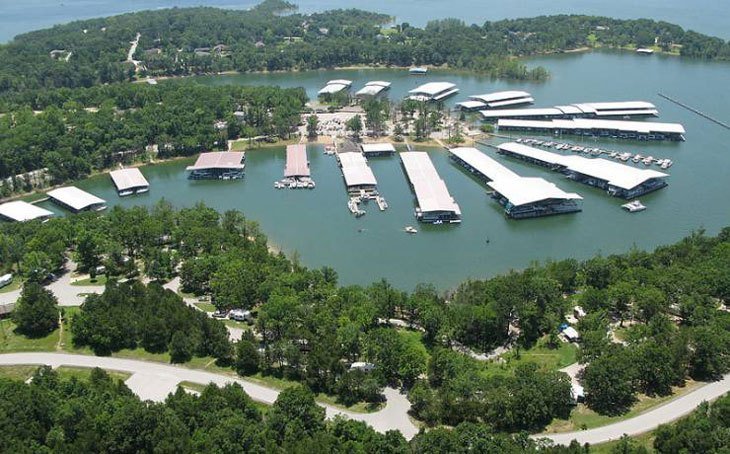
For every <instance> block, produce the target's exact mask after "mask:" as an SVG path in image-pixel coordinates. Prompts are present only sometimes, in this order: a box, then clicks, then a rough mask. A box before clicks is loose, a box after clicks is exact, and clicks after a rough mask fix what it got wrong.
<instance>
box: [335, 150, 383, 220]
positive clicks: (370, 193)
mask: <svg viewBox="0 0 730 454" xmlns="http://www.w3.org/2000/svg"><path fill="white" fill-rule="evenodd" d="M337 161H338V162H339V164H340V169H341V170H342V178H343V179H344V181H345V186H346V187H347V193H348V195H349V196H350V200H349V201H348V203H347V207H348V208H349V209H350V212H352V213H353V214H354V215H356V216H362V215H364V214H365V211H363V210H361V209H360V208H359V205H360V204H361V203H366V202H367V201H368V200H370V199H375V200H376V202H377V203H378V208H380V210H381V211H384V210H385V208H387V207H388V204H387V203H386V202H385V199H383V198H382V197H381V196H380V194H378V189H377V186H378V181H377V180H376V179H375V175H374V174H373V171H372V170H371V169H370V166H368V161H367V159H365V156H363V154H362V153H358V152H346V153H339V154H338V155H337Z"/></svg>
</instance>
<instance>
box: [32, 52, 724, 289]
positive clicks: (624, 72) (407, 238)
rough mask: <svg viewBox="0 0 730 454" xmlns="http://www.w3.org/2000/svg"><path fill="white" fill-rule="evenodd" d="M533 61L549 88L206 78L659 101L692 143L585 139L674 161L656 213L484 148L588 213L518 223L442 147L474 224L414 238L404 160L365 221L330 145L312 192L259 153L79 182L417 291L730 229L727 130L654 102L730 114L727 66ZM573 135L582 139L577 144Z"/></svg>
mask: <svg viewBox="0 0 730 454" xmlns="http://www.w3.org/2000/svg"><path fill="white" fill-rule="evenodd" d="M530 63H531V64H541V65H544V66H546V67H547V68H548V69H549V70H550V71H551V73H552V78H551V80H550V81H549V82H547V83H545V84H512V83H507V82H503V81H493V80H490V79H485V78H480V77H477V76H472V75H456V74H450V75H448V76H447V77H442V76H444V75H442V74H441V75H438V76H436V75H431V76H427V77H426V78H419V77H409V76H408V75H407V74H406V72H405V71H396V70H393V71H388V70H386V71H373V70H359V71H337V72H333V71H317V72H311V73H294V74H273V75H258V76H255V75H246V76H220V77H216V78H200V79H197V80H198V81H199V82H201V83H244V82H245V83H254V82H258V83H278V84H281V85H290V86H297V85H303V86H305V88H306V89H307V91H308V93H310V95H311V94H312V93H313V92H316V90H317V89H318V88H320V87H321V82H322V81H326V80H328V79H333V78H340V77H345V76H346V77H349V78H352V79H353V80H355V81H356V84H355V86H356V87H357V86H358V84H361V83H364V82H366V81H367V80H370V79H386V80H391V81H392V82H394V85H393V89H392V92H391V97H393V98H394V99H395V98H397V97H399V96H401V95H403V94H404V92H405V90H407V89H408V88H409V87H410V86H411V85H414V84H419V83H423V82H424V81H427V80H429V78H432V77H433V78H443V79H444V80H449V81H452V82H454V83H456V84H457V85H458V86H459V87H461V88H462V92H461V93H460V95H459V96H456V97H455V98H452V99H451V100H450V102H455V101H457V100H459V99H461V98H464V97H466V96H467V95H468V94H472V93H478V92H486V91H493V90H499V89H504V88H516V87H520V88H523V89H525V90H527V91H530V92H531V93H533V94H534V95H535V98H536V100H537V104H536V105H538V106H551V105H557V104H565V103H568V102H580V101H610V100H629V99H643V100H646V101H650V102H652V103H654V104H656V105H657V107H658V108H659V110H660V113H661V116H660V118H659V121H671V122H674V121H676V122H680V123H682V124H684V126H685V127H686V129H687V141H686V142H683V143H669V142H661V143H646V142H642V143H639V142H627V141H617V140H587V141H585V142H584V143H586V144H591V145H592V146H597V147H601V148H610V149H614V150H617V151H626V152H634V153H637V152H640V153H641V154H643V155H645V156H646V155H649V154H650V155H653V156H654V157H658V158H669V159H672V160H673V161H674V162H675V165H674V166H673V167H672V168H671V169H670V170H669V171H668V173H670V174H671V177H670V178H669V180H668V181H669V187H668V188H666V189H663V190H661V191H658V192H656V193H653V194H650V195H647V196H645V197H642V198H641V200H642V202H644V204H645V205H647V206H648V209H647V210H646V211H645V212H643V213H639V214H635V215H632V214H628V213H626V212H624V211H623V210H622V209H621V208H620V205H621V204H622V203H624V202H623V201H621V200H620V199H616V198H612V197H609V196H607V195H606V194H604V193H603V192H602V191H599V190H596V189H592V188H589V187H587V186H585V185H582V184H579V183H575V182H572V181H569V180H566V179H564V178H563V177H561V176H560V175H558V174H555V173H553V172H550V171H549V170H547V169H543V168H539V167H536V166H531V165H529V164H526V163H523V162H520V161H517V160H512V159H509V158H506V157H503V156H498V155H496V154H495V153H494V151H492V150H488V151H487V153H489V155H490V156H493V157H496V159H497V160H499V161H500V162H502V163H504V164H505V165H506V166H507V167H509V168H510V169H512V170H514V171H515V172H517V173H518V174H520V175H523V176H540V177H542V178H545V179H547V180H549V181H552V182H554V183H556V184H557V185H558V186H559V187H560V188H561V189H563V190H565V191H568V192H577V193H579V194H580V195H582V196H583V197H584V198H585V200H584V203H583V212H582V213H577V214H574V215H565V216H557V217H551V218H543V219H532V220H524V221H510V220H507V219H505V217H504V215H503V211H502V209H501V208H500V207H499V205H498V204H496V203H495V202H494V201H493V200H491V199H489V198H488V197H487V196H486V194H485V187H484V186H482V185H481V184H479V183H477V182H476V181H475V180H473V179H471V178H470V177H469V176H467V175H466V174H465V173H464V172H463V171H462V170H461V169H460V168H459V167H458V166H456V165H454V164H452V163H451V162H450V161H449V160H448V158H447V155H446V152H445V151H443V150H431V151H430V153H431V157H432V159H433V161H434V165H435V166H436V168H437V170H438V171H439V173H440V174H441V177H442V178H443V179H444V180H445V181H446V184H447V186H448V188H449V191H450V192H451V194H452V195H453V196H454V197H455V198H456V200H457V202H458V203H459V205H460V206H461V209H462V211H463V213H464V215H463V219H464V222H463V223H462V224H461V225H458V226H451V225H441V226H423V225H421V226H418V228H419V233H418V234H417V235H408V234H406V233H404V232H403V228H404V227H405V226H406V225H416V224H415V220H414V217H413V195H412V193H411V190H410V188H409V187H408V184H407V182H406V179H405V176H404V174H403V171H402V169H401V166H400V163H399V161H398V158H397V157H390V158H377V159H371V160H370V165H371V167H372V170H373V172H374V173H375V176H376V177H377V179H378V183H379V184H378V187H379V190H380V192H381V193H382V194H383V196H385V198H386V199H387V200H388V203H389V205H390V208H389V209H388V210H387V211H385V212H379V211H378V209H377V206H376V205H375V204H374V202H371V203H370V204H369V205H367V206H365V209H366V210H367V211H368V214H367V215H366V216H364V217H362V218H360V219H355V218H354V217H353V216H352V215H351V214H350V213H349V211H348V209H347V206H346V202H347V195H346V191H345V188H344V186H343V182H342V176H341V173H340V170H339V169H338V167H337V164H336V162H335V159H334V157H332V156H325V155H323V154H322V148H321V147H319V146H311V147H310V149H309V159H310V161H311V168H312V177H313V178H314V179H315V180H316V181H317V188H316V189H315V190H313V191H289V190H275V189H274V188H273V182H274V181H275V180H278V179H280V178H281V177H282V176H283V169H284V162H285V153H284V149H283V148H277V149H272V150H257V151H252V152H249V153H248V154H247V168H246V177H245V179H244V180H241V181H232V182H224V181H189V180H187V179H186V175H185V172H184V167H185V165H187V164H188V162H187V161H176V162H172V163H166V164H161V165H156V166H150V167H147V168H144V169H143V172H144V174H145V176H146V177H147V179H148V180H149V182H150V184H151V190H150V193H149V194H146V195H142V196H135V197H130V198H124V199H120V198H119V197H118V196H117V195H116V192H115V190H114V188H113V185H112V183H111V180H110V179H109V177H108V176H107V175H102V176H98V177H95V178H92V179H90V180H87V181H83V182H80V183H79V186H80V187H82V188H84V189H87V190H89V191H91V192H92V193H94V194H96V195H98V196H100V197H103V198H105V199H107V200H108V201H109V202H110V204H116V203H119V204H121V205H124V206H132V205H135V204H148V205H150V204H153V203H154V202H155V201H156V200H158V199H159V198H161V197H165V198H166V199H168V200H170V201H171V202H173V203H174V204H175V205H177V206H191V205H192V204H194V203H196V202H198V201H204V202H205V203H207V204H209V205H211V206H213V207H215V208H217V209H220V210H226V209H231V208H236V209H240V210H242V211H244V212H245V214H246V215H247V216H248V217H249V218H251V219H255V220H257V221H259V222H260V224H261V226H262V228H263V230H264V232H265V233H266V234H267V235H268V236H269V238H270V239H271V241H272V242H273V243H275V244H277V245H278V246H280V247H281V248H282V249H283V250H284V251H285V252H286V253H289V254H291V253H293V252H294V251H296V252H297V254H298V255H299V257H300V259H301V261H302V263H304V264H306V265H308V266H314V267H319V266H323V265H328V266H332V267H333V268H335V269H336V270H337V271H338V273H339V275H340V280H341V281H342V282H343V283H360V284H366V283H369V282H372V281H373V280H376V279H379V278H380V277H383V276H385V277H387V278H388V279H389V280H390V281H391V282H392V283H393V284H394V285H397V286H398V287H401V288H404V289H411V288H413V286H414V285H416V284H417V283H419V282H430V283H433V284H435V285H436V286H438V287H439V288H441V289H447V288H450V287H452V286H454V285H457V284H458V283H459V282H460V281H462V280H464V279H466V278H469V277H473V278H483V277H487V276H491V275H494V274H496V273H500V272H505V271H508V270H509V269H511V268H523V267H525V266H528V265H529V264H530V263H531V262H532V261H535V260H545V259H548V258H555V259H560V258H565V257H575V258H579V259H582V258H587V257H590V256H591V255H593V254H595V253H597V252H600V253H603V254H610V253H618V252H625V251H627V250H629V249H630V248H632V247H633V246H637V247H639V248H642V249H651V248H653V247H655V246H657V245H660V244H668V243H672V242H675V241H677V240H678V239H680V238H681V237H683V236H685V235H687V234H688V233H689V232H691V231H692V230H695V229H698V228H702V227H704V228H706V229H707V230H708V232H709V233H717V231H718V230H719V229H720V228H721V227H723V226H726V225H728V224H730V217H728V213H730V200H728V198H727V197H726V194H727V193H728V182H727V178H726V175H725V174H726V171H725V169H727V168H728V166H729V165H730V155H728V153H727V145H726V143H727V139H728V131H727V130H725V129H723V128H722V127H720V126H718V125H716V124H714V123H711V122H709V121H707V120H705V119H703V118H701V117H699V116H697V115H695V114H694V113H692V112H689V111H687V110H684V109H682V108H681V107H679V106H677V105H675V104H672V103H671V102H669V101H666V100H664V99H662V98H660V97H659V96H658V95H657V93H658V92H659V91H661V92H664V93H667V94H671V95H672V96H674V97H676V98H678V99H681V100H683V101H685V102H688V103H690V104H692V105H693V106H695V107H698V108H701V110H703V111H705V112H707V113H710V114H712V115H713V116H716V117H718V118H724V119H727V118H730V106H727V105H725V103H724V102H723V97H722V96H718V88H717V87H724V86H727V85H728V83H730V71H728V69H730V65H728V64H724V63H707V62H700V61H688V60H682V59H678V58H675V57H662V56H658V55H656V56H653V57H650V58H642V57H639V56H635V55H633V54H631V53H590V54H573V55H562V56H550V57H543V58H539V59H535V60H532V61H531V62H530ZM700 82H701V83H700ZM570 140H571V141H574V142H579V143H580V142H581V139H580V138H578V137H571V138H570ZM583 140H585V139H583ZM483 149H484V150H487V148H486V147H484V148H483ZM44 206H46V205H44ZM360 229H363V231H360ZM487 239H489V243H487Z"/></svg>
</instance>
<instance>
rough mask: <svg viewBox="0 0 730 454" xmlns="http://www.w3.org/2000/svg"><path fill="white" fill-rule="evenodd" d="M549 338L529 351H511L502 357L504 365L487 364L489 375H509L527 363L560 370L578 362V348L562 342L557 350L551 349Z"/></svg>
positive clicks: (542, 340) (539, 342) (541, 340)
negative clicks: (548, 343)
mask: <svg viewBox="0 0 730 454" xmlns="http://www.w3.org/2000/svg"><path fill="white" fill-rule="evenodd" d="M546 342H547V337H545V338H542V339H540V340H539V341H538V342H537V345H535V346H534V347H532V348H531V349H529V350H520V351H519V352H518V351H514V350H513V351H510V352H507V353H505V354H504V355H502V359H503V360H504V362H503V363H497V362H491V363H487V364H486V371H485V373H486V374H487V375H490V376H491V375H508V374H511V373H513V372H514V370H515V369H516V368H517V367H518V366H520V365H521V364H525V363H530V362H531V363H537V364H538V365H539V367H540V368H542V369H546V370H559V369H562V368H563V367H566V366H569V365H571V364H573V363H574V362H575V361H576V355H577V353H578V348H577V347H576V346H575V345H574V344H571V343H567V342H560V343H559V345H558V347H557V348H550V347H548V346H547V344H546Z"/></svg>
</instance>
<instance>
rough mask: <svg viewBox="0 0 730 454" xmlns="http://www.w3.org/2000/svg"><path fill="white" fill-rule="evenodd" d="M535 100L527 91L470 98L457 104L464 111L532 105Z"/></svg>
mask: <svg viewBox="0 0 730 454" xmlns="http://www.w3.org/2000/svg"><path fill="white" fill-rule="evenodd" d="M534 102H535V99H534V98H533V97H532V95H531V94H530V93H528V92H526V91H517V90H510V91H499V92H495V93H487V94H484V95H474V96H469V100H468V101H462V102H459V103H456V107H458V108H460V109H462V110H480V109H497V108H500V107H513V106H520V105H525V104H532V103H534Z"/></svg>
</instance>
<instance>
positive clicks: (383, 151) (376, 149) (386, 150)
mask: <svg viewBox="0 0 730 454" xmlns="http://www.w3.org/2000/svg"><path fill="white" fill-rule="evenodd" d="M360 150H362V154H364V155H365V156H366V157H368V158H369V157H372V156H390V155H392V154H395V147H394V146H393V144H392V143H364V144H362V145H360Z"/></svg>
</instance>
